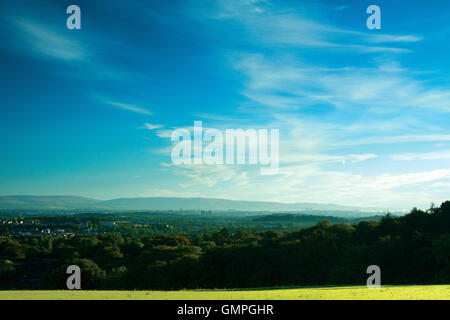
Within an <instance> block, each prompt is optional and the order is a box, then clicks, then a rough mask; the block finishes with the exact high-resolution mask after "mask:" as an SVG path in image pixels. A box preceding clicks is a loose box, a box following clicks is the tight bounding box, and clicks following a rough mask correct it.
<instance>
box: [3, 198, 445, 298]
mask: <svg viewBox="0 0 450 320" xmlns="http://www.w3.org/2000/svg"><path fill="white" fill-rule="evenodd" d="M0 258H1V259H3V265H4V266H6V267H3V269H2V270H0V280H1V282H3V283H10V286H13V285H14V283H15V282H17V281H18V279H19V278H20V276H21V275H20V272H19V271H20V268H14V266H13V264H14V263H15V262H16V261H18V260H21V259H22V260H25V261H26V260H27V259H37V260H38V261H39V259H47V260H49V261H53V263H54V265H53V267H52V268H51V270H47V269H45V273H43V274H41V275H40V277H39V278H40V281H39V288H41V289H64V288H65V286H66V279H67V276H68V275H67V274H66V268H67V266H68V265H73V264H75V265H78V266H80V268H81V270H82V288H83V289H127V290H133V289H160V290H175V289H195V288H255V287H274V286H306V285H357V284H359V285H363V284H365V281H366V279H367V276H368V275H367V274H366V268H367V266H369V265H374V264H375V265H378V266H380V268H381V277H382V283H383V284H435V283H450V201H447V202H444V203H442V204H441V206H439V207H435V206H432V207H431V208H430V209H428V210H425V211H423V210H418V209H416V208H414V209H413V210H411V211H410V212H409V213H408V214H406V215H404V216H401V217H396V216H392V215H390V214H386V215H385V216H383V217H382V219H381V220H380V221H361V222H359V223H357V224H354V225H349V224H345V223H336V224H332V223H330V222H329V221H328V220H323V221H320V222H318V223H317V224H316V225H314V226H313V227H309V228H301V229H297V230H293V231H283V232H280V231H276V230H270V231H265V232H261V231H250V230H237V231H235V232H230V231H229V230H228V229H227V228H222V229H220V230H215V231H213V232H199V233H196V234H193V235H190V236H181V235H163V236H156V237H135V236H129V235H121V234H119V233H106V234H100V235H96V236H76V237H73V238H51V237H11V236H8V237H3V238H0ZM47 260H45V261H47ZM5 261H9V262H8V263H7V264H6V262H5ZM0 262H1V261H0ZM0 265H1V263H0ZM7 266H10V267H11V268H10V269H8V267H7ZM43 270H44V269H43Z"/></svg>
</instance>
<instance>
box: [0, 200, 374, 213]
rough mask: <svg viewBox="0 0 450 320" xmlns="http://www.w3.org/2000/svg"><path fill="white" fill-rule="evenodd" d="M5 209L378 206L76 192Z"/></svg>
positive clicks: (1, 203)
mask: <svg viewBox="0 0 450 320" xmlns="http://www.w3.org/2000/svg"><path fill="white" fill-rule="evenodd" d="M0 209H4V210H20V209H22V210H25V209H28V210H32V209H34V210H83V209H85V210H216V211H218V210H220V211H226V210H237V211H273V212H280V211H283V212H295V211H322V213H323V211H345V212H346V213H347V214H348V213H349V212H354V213H357V212H365V213H374V212H381V211H382V210H381V209H377V208H361V207H352V206H340V205H333V204H317V203H292V204H290V203H279V202H267V201H236V200H225V199H213V198H173V197H172V198H169V197H152V198H120V199H112V200H106V201H101V200H96V199H90V198H85V197H77V196H0Z"/></svg>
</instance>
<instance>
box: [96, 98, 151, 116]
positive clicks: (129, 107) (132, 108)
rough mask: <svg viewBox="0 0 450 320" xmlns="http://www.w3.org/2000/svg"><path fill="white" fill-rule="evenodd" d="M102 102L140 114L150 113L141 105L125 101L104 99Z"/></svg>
mask: <svg viewBox="0 0 450 320" xmlns="http://www.w3.org/2000/svg"><path fill="white" fill-rule="evenodd" d="M104 103H106V104H109V105H111V106H114V107H116V108H119V109H123V110H128V111H132V112H135V113H140V114H145V115H148V116H150V115H152V112H150V111H149V110H147V109H145V108H142V107H138V106H136V105H133V104H127V103H122V102H115V101H109V100H106V101H104Z"/></svg>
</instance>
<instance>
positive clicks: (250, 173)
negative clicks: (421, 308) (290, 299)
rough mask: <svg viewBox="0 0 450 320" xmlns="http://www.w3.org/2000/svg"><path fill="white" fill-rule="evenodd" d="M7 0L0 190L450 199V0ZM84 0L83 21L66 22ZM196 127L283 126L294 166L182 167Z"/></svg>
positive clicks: (285, 159) (397, 201) (353, 201)
mask: <svg viewBox="0 0 450 320" xmlns="http://www.w3.org/2000/svg"><path fill="white" fill-rule="evenodd" d="M1 3H2V5H1V6H2V9H1V10H0V37H1V39H2V41H1V43H0V68H1V73H0V93H1V95H0V98H1V100H0V101H1V102H0V135H1V137H2V139H1V140H0V141H1V142H0V146H1V148H0V159H1V166H0V194H2V195H12V194H38V195H42V194H72V195H83V196H89V197H93V198H99V199H110V198H114V197H135V196H204V197H219V198H228V199H240V200H273V201H282V202H319V203H336V204H347V205H360V206H376V207H382V208H389V209H407V208H411V207H412V206H419V207H427V206H428V205H429V204H430V202H432V201H434V202H436V203H440V202H441V201H443V200H446V199H448V198H449V196H450V193H449V192H448V191H450V166H449V164H450V128H449V127H450V126H449V120H450V81H449V80H450V78H449V77H448V75H449V72H450V59H448V55H449V51H450V44H449V41H448V38H449V37H448V36H449V34H450V24H449V23H448V21H450V10H449V9H450V4H449V3H448V1H433V2H432V4H427V2H426V1H400V0H395V1H393V0H389V1H382V0H377V1H363V0H361V1H339V0H330V1H276V2H275V1H258V0H243V1H234V0H226V1H191V0H187V1H170V2H169V1H127V2H125V1H112V0H110V1H99V0H96V1H81V0H77V1H75V2H67V1H39V2H37V1H24V0H21V1H2V2H1ZM71 4H77V5H79V6H80V8H81V13H82V29H81V30H68V29H67V28H66V23H65V21H66V18H67V14H66V8H67V6H69V5H71ZM371 4H377V5H378V6H379V7H380V8H381V16H382V22H381V26H382V28H381V30H368V29H367V27H366V19H367V17H368V14H366V8H367V7H368V6H369V5H371ZM194 121H203V124H204V126H205V127H211V128H219V129H226V128H230V129H235V128H244V129H245V128H256V129H258V128H268V129H270V128H278V129H280V170H279V174H277V175H272V176H261V175H260V174H259V172H260V171H259V168H258V167H255V166H249V165H192V166H187V165H186V166H174V165H173V164H172V163H171V159H170V151H171V147H172V143H171V141H170V133H171V132H172V130H174V129H176V128H180V127H186V128H189V127H191V126H192V125H193V123H194Z"/></svg>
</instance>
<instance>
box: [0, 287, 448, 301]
mask: <svg viewBox="0 0 450 320" xmlns="http://www.w3.org/2000/svg"><path fill="white" fill-rule="evenodd" d="M404 299H408V300H411V299H412V300H450V285H438V286H384V287H382V288H381V289H368V288H367V287H363V286H359V287H317V288H289V289H252V290H189V291H0V300H404Z"/></svg>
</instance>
